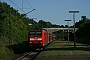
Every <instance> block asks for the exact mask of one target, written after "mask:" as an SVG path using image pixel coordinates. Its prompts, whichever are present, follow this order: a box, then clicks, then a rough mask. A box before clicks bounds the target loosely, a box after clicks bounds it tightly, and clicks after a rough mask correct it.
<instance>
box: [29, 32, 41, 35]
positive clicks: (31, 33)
mask: <svg viewBox="0 0 90 60" xmlns="http://www.w3.org/2000/svg"><path fill="white" fill-rule="evenodd" d="M41 35H42V32H38V31H37V32H30V36H41Z"/></svg>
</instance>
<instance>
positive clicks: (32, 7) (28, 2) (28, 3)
mask: <svg viewBox="0 0 90 60" xmlns="http://www.w3.org/2000/svg"><path fill="white" fill-rule="evenodd" d="M25 1H26V3H28V4H29V5H30V6H31V4H30V3H29V2H28V1H27V0H25ZM31 8H32V9H34V8H33V7H32V6H31ZM35 10H36V9H35ZM36 14H37V15H38V16H39V17H40V15H39V14H38V12H37V11H36ZM40 18H41V17H40Z"/></svg>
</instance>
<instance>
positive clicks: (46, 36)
mask: <svg viewBox="0 0 90 60" xmlns="http://www.w3.org/2000/svg"><path fill="white" fill-rule="evenodd" d="M55 38H56V36H54V35H52V34H50V33H49V32H48V31H47V30H44V29H42V30H30V31H29V32H28V43H29V47H34V48H37V47H38V48H42V47H45V46H46V45H47V44H48V43H50V42H51V41H53V40H54V39H55Z"/></svg>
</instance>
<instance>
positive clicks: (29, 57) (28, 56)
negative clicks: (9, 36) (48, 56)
mask: <svg viewBox="0 0 90 60" xmlns="http://www.w3.org/2000/svg"><path fill="white" fill-rule="evenodd" d="M42 51H43V49H38V50H36V51H34V52H32V51H31V52H27V53H25V54H24V55H23V56H21V57H19V58H17V59H16V60H33V59H34V58H35V57H36V56H37V55H39V54H40V53H41V52H42Z"/></svg>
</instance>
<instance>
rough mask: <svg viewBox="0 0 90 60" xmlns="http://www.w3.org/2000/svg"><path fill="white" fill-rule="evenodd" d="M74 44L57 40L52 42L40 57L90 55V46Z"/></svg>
mask: <svg viewBox="0 0 90 60" xmlns="http://www.w3.org/2000/svg"><path fill="white" fill-rule="evenodd" d="M73 45H74V44H73V42H69V44H68V42H67V41H61V40H55V41H54V42H52V43H51V44H50V45H49V46H48V47H47V48H46V50H45V51H44V53H42V54H41V55H40V56H63V55H68V56H69V55H90V46H88V45H85V44H80V43H76V48H74V46H73Z"/></svg>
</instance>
